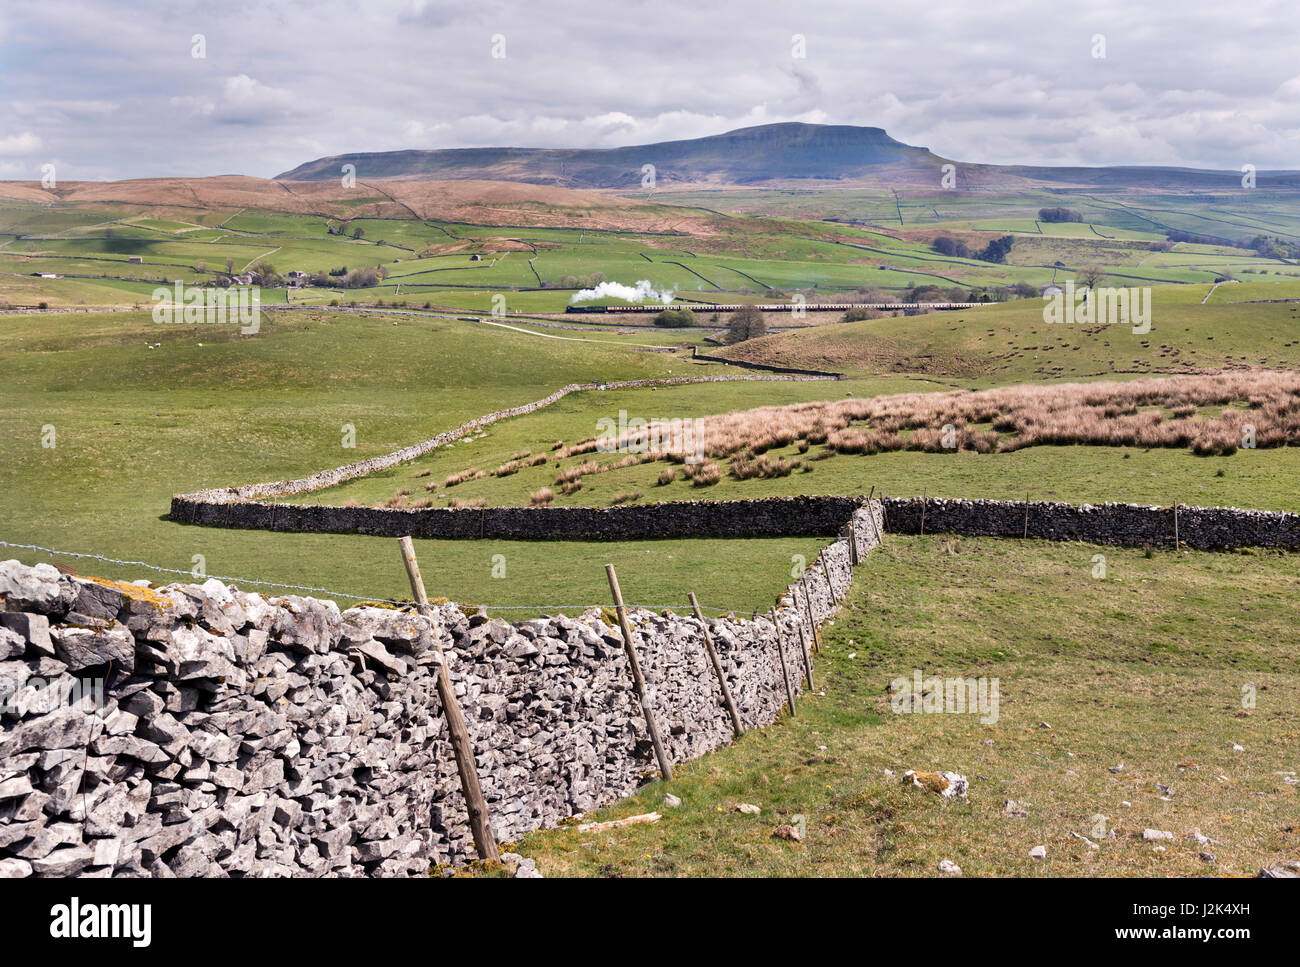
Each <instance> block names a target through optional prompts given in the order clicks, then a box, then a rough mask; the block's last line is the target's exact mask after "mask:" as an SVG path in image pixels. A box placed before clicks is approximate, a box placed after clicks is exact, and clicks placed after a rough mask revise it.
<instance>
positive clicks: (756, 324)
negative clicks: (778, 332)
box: [727, 306, 767, 345]
mask: <svg viewBox="0 0 1300 967" xmlns="http://www.w3.org/2000/svg"><path fill="white" fill-rule="evenodd" d="M765 335H767V320H766V319H764V318H763V313H762V312H761V311H760V310H759V308H758V306H741V307H740V308H739V309H737V310H736V311H735V312H733V313H732V314H731V318H730V319H728V320H727V342H728V343H729V344H731V345H735V344H736V343H738V342H744V341H745V340H746V339H757V338H758V337H759V336H765Z"/></svg>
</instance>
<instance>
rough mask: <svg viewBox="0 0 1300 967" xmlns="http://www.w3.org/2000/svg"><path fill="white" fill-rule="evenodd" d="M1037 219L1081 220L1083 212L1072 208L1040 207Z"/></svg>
mask: <svg viewBox="0 0 1300 967" xmlns="http://www.w3.org/2000/svg"><path fill="white" fill-rule="evenodd" d="M1038 220H1039V221H1040V222H1081V221H1083V213H1082V212H1080V211H1078V210H1077V209H1074V208H1040V209H1038Z"/></svg>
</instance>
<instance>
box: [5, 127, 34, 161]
mask: <svg viewBox="0 0 1300 967" xmlns="http://www.w3.org/2000/svg"><path fill="white" fill-rule="evenodd" d="M40 150H41V139H40V138H38V137H37V136H36V135H34V134H32V132H30V131H24V132H23V133H22V134H11V135H9V136H8V137H7V138H0V156H3V157H14V156H15V155H17V156H22V155H29V154H35V153H36V152H37V151H40Z"/></svg>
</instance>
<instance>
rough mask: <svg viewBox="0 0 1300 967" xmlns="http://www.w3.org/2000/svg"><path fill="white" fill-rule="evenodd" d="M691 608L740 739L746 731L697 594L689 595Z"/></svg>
mask: <svg viewBox="0 0 1300 967" xmlns="http://www.w3.org/2000/svg"><path fill="white" fill-rule="evenodd" d="M689 597H690V599H691V607H692V608H693V609H694V610H695V617H696V618H698V619H699V621H700V626H701V627H702V628H703V630H704V650H705V651H707V652H708V653H709V661H710V662H711V663H712V664H713V673H714V674H715V675H717V676H718V688H719V689H720V690H721V691H722V703H723V704H724V705H725V706H726V707H727V714H728V715H729V716H731V730H732V731H733V732H735V733H736V738H740V736H741V734H742V733H743V732H744V731H745V729H744V727H742V726H741V724H740V713H739V712H737V711H736V703H735V702H733V701H732V700H731V689H729V688H728V687H727V676H726V675H724V674H723V673H722V662H720V661H718V651H717V649H716V648H714V647H713V637H712V636H711V635H710V634H709V625H708V622H706V621H705V620H704V615H703V614H701V613H700V603H699V602H698V601H696V600H695V592H694V591H691V592H690V594H689Z"/></svg>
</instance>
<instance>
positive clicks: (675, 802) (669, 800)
mask: <svg viewBox="0 0 1300 967" xmlns="http://www.w3.org/2000/svg"><path fill="white" fill-rule="evenodd" d="M663 803H664V805H665V806H667V807H668V808H669V809H676V808H677V807H678V806H680V805H681V804H682V801H681V799H680V798H679V797H677V796H674V795H673V794H672V793H671V792H666V793H664V798H663Z"/></svg>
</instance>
